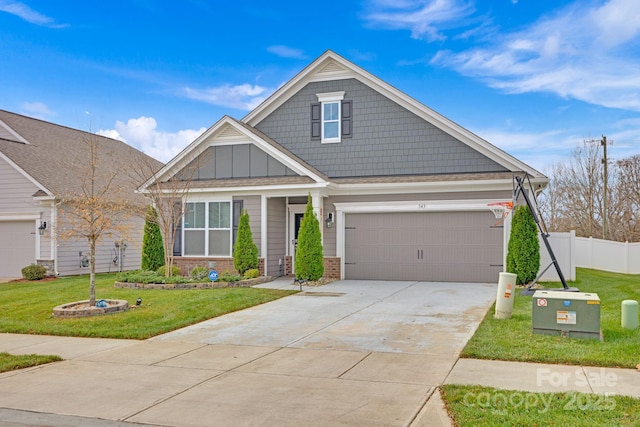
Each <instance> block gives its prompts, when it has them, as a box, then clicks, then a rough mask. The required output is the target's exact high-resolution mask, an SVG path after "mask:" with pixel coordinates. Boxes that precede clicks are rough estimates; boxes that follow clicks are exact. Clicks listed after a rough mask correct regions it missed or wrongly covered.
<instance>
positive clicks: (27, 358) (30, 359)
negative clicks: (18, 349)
mask: <svg viewBox="0 0 640 427" xmlns="http://www.w3.org/2000/svg"><path fill="white" fill-rule="evenodd" d="M60 360H62V359H61V358H60V357H59V356H52V355H51V356H49V355H47V356H40V355H37V354H23V355H12V354H9V353H0V373H2V372H7V371H13V370H15V369H22V368H29V367H31V366H38V365H44V364H45V363H51V362H59V361H60Z"/></svg>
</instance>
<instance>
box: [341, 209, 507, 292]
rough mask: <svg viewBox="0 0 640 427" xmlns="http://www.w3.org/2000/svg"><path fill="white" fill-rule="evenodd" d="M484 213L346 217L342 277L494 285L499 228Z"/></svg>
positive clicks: (499, 266)
mask: <svg viewBox="0 0 640 427" xmlns="http://www.w3.org/2000/svg"><path fill="white" fill-rule="evenodd" d="M495 222H496V219H495V216H494V215H493V214H492V213H491V212H489V211H487V212H429V213H422V212H411V213H372V214H347V215H346V220H345V277H346V278H347V279H372V280H375V279H379V280H421V281H437V282H441V281H442V282H497V281H498V273H499V272H500V271H502V253H503V250H502V247H503V243H502V232H503V230H502V228H496V227H492V226H493V225H494V224H495Z"/></svg>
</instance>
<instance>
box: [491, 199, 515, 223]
mask: <svg viewBox="0 0 640 427" xmlns="http://www.w3.org/2000/svg"><path fill="white" fill-rule="evenodd" d="M487 206H488V207H489V209H491V212H493V214H494V215H495V217H496V219H498V222H496V223H495V224H493V225H494V226H496V225H498V224H500V223H501V222H502V221H504V219H505V218H506V217H507V216H508V215H509V213H510V212H511V210H512V209H513V202H495V203H489V204H487Z"/></svg>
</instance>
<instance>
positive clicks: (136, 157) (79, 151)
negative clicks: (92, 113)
mask: <svg viewBox="0 0 640 427" xmlns="http://www.w3.org/2000/svg"><path fill="white" fill-rule="evenodd" d="M0 120H1V121H2V122H3V123H4V124H5V125H6V126H8V127H9V128H11V129H12V130H13V131H14V132H15V133H17V134H18V135H20V136H21V137H22V138H23V139H24V140H26V141H27V143H26V144H25V143H23V142H20V141H19V138H14V137H12V136H11V135H10V133H9V132H7V131H6V129H5V130H4V131H3V132H1V133H0V152H1V153H2V154H4V155H5V156H6V157H7V158H9V159H10V160H11V161H12V162H13V163H15V164H16V165H17V166H18V167H19V168H21V169H22V170H23V171H25V172H26V173H27V174H29V175H30V176H31V177H32V178H33V179H35V180H36V181H37V182H38V183H39V184H40V185H41V186H42V187H43V188H44V190H46V192H47V193H49V194H50V195H53V196H55V197H57V198H61V199H63V198H69V197H74V195H76V194H79V193H80V192H82V182H83V180H85V181H86V179H85V178H86V177H87V174H88V171H89V169H90V167H89V165H90V158H91V156H90V149H89V144H88V142H89V141H92V142H95V144H94V146H95V147H97V156H96V157H97V168H96V171H97V173H98V176H101V177H109V178H111V177H112V178H113V185H112V188H113V189H114V191H119V192H122V193H123V194H128V196H127V197H131V200H141V198H142V196H141V195H136V194H135V193H134V191H135V189H136V188H137V187H138V186H139V185H140V183H141V182H142V181H143V178H145V177H144V176H142V174H141V171H143V170H145V168H146V169H150V170H151V169H153V172H155V171H157V170H158V169H159V168H160V167H162V163H161V162H159V161H157V160H155V159H153V158H151V157H149V156H147V155H146V154H144V153H142V152H140V151H138V150H136V149H135V148H134V147H131V146H130V145H127V144H126V143H124V142H122V141H118V140H115V139H112V138H107V137H104V136H100V135H96V134H93V133H90V132H85V131H81V130H77V129H72V128H69V127H65V126H60V125H56V124H54V123H49V122H46V121H43V120H39V119H34V118H31V117H26V116H22V115H19V114H15V113H11V112H8V111H4V110H0ZM0 127H1V126H0ZM105 179H106V178H105ZM37 195H39V196H45V195H46V194H44V193H43V192H42V191H38V193H37Z"/></svg>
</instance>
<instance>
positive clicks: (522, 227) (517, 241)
mask: <svg viewBox="0 0 640 427" xmlns="http://www.w3.org/2000/svg"><path fill="white" fill-rule="evenodd" d="M538 270H540V243H539V241H538V227H537V225H536V222H535V220H534V219H533V215H532V214H531V210H530V209H529V207H528V206H518V207H517V208H516V210H515V212H514V214H513V220H512V222H511V235H510V236H509V245H508V247H507V271H508V272H509V273H515V274H516V275H517V276H518V282H520V283H521V284H527V283H530V282H532V281H533V280H534V279H535V278H536V276H537V274H538Z"/></svg>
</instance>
